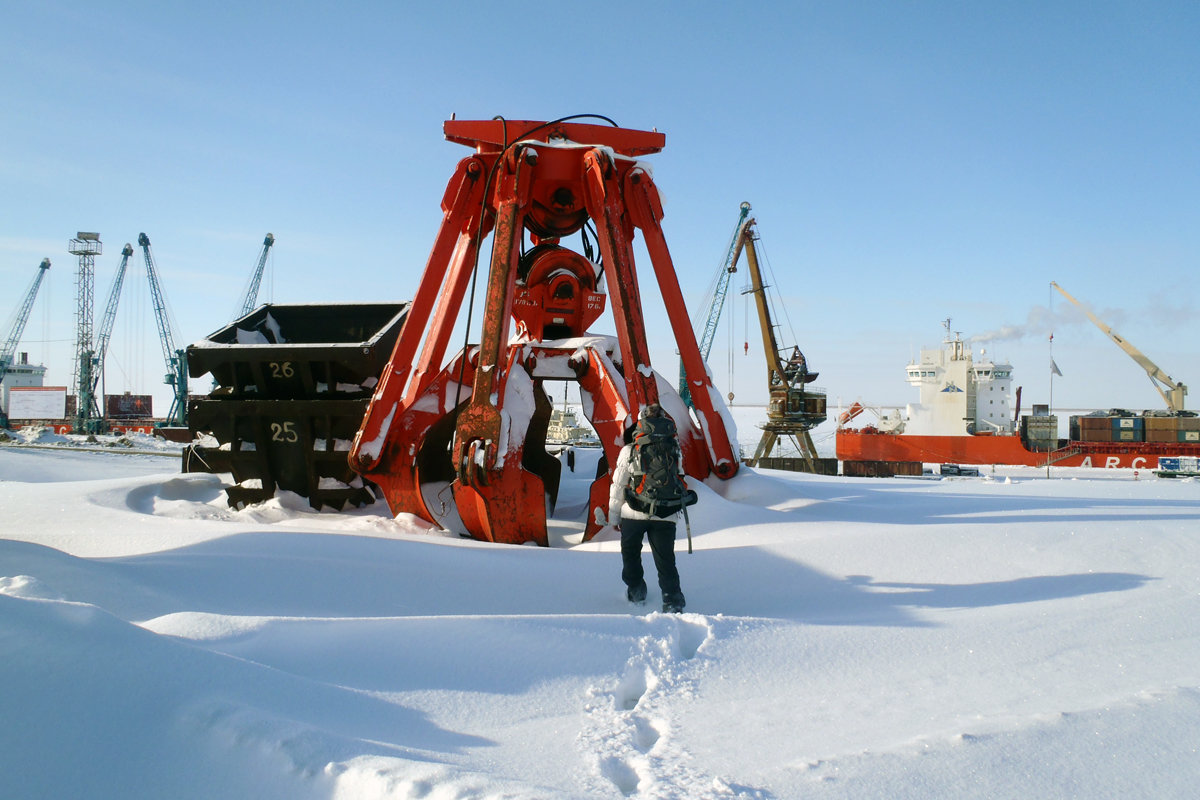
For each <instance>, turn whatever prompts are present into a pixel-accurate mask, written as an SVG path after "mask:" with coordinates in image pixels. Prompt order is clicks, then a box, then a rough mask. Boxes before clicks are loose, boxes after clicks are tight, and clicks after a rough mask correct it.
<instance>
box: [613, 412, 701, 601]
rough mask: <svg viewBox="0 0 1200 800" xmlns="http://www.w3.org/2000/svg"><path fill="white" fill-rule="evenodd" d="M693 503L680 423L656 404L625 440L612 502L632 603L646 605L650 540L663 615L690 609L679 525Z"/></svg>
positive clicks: (614, 523) (618, 461) (616, 469)
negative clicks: (678, 556)
mask: <svg viewBox="0 0 1200 800" xmlns="http://www.w3.org/2000/svg"><path fill="white" fill-rule="evenodd" d="M694 502H696V493H695V492H693V491H691V490H689V489H688V488H687V485H686V484H685V483H684V479H683V459H682V454H681V451H680V448H679V438H678V435H677V432H676V429H675V423H674V421H673V420H672V419H671V418H670V417H669V416H667V414H666V413H665V412H664V411H663V410H662V407H661V406H660V405H658V403H651V404H649V405H647V406H646V407H645V408H643V409H642V414H641V418H640V419H639V420H638V424H637V425H636V426H634V427H633V428H631V429H630V430H629V431H628V432H627V434H626V443H625V446H624V447H622V448H621V454H620V456H618V458H617V463H616V466H615V467H614V469H613V477H612V488H611V489H610V490H609V496H608V521H609V524H611V525H613V526H614V527H616V528H617V529H618V530H620V532H621V563H622V569H621V579H622V580H623V581H624V582H625V587H626V588H625V597H626V598H627V599H628V600H629V601H630V602H631V603H644V602H645V600H646V580H645V574H644V569H643V567H642V541H643V540H644V539H649V541H650V552H651V554H652V555H653V556H654V566H655V568H656V569H657V570H658V586H659V588H660V589H661V590H662V598H663V605H662V609H663V611H664V612H669V613H675V614H678V613H679V612H681V611H683V609H684V606H685V604H686V603H685V600H684V597H683V591H682V590H681V589H680V586H679V569H678V567H676V565H675V534H676V523H677V522H678V519H679V514H680V512H681V511H683V509H684V507H685V506H687V505H691V504H692V503H694Z"/></svg>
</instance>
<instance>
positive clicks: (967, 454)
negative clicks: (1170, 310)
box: [836, 321, 1200, 470]
mask: <svg viewBox="0 0 1200 800" xmlns="http://www.w3.org/2000/svg"><path fill="white" fill-rule="evenodd" d="M907 375H908V382H909V384H910V385H912V386H914V387H916V388H918V389H919V390H920V402H918V403H914V404H910V405H909V406H908V407H907V409H906V411H905V413H903V414H901V413H900V411H899V410H893V411H890V412H888V413H882V414H880V415H879V418H878V421H877V422H875V423H874V424H872V425H868V426H865V427H861V428H850V427H847V426H846V425H847V423H849V422H850V421H851V420H853V419H855V418H856V417H858V416H859V415H860V414H861V413H862V411H863V410H864V408H863V406H862V405H861V404H859V403H855V404H854V405H853V406H851V408H850V409H849V410H848V411H846V412H844V413H843V414H842V415H841V416H840V417H839V419H838V430H837V438H836V441H837V445H836V448H837V457H838V458H839V459H840V460H841V461H843V462H848V461H849V462H909V463H912V462H919V463H934V464H940V463H955V464H979V465H987V464H1012V465H1025V466H1030V467H1044V466H1049V465H1054V466H1060V467H1098V468H1118V467H1124V468H1132V469H1150V470H1154V469H1159V468H1160V463H1159V459H1167V462H1170V463H1172V464H1174V463H1177V460H1178V459H1180V458H1184V459H1195V458H1198V457H1200V417H1198V416H1196V415H1195V414H1191V413H1189V412H1185V411H1180V412H1174V413H1172V412H1166V411H1146V412H1143V413H1141V414H1135V413H1132V412H1129V411H1124V410H1120V409H1113V410H1111V411H1108V412H1096V413H1093V414H1089V415H1079V416H1072V417H1070V418H1069V421H1068V422H1069V425H1068V428H1069V430H1068V433H1069V436H1068V438H1066V439H1061V438H1059V436H1058V417H1057V416H1055V415H1052V414H1050V411H1049V408H1048V407H1047V406H1036V405H1035V406H1034V407H1033V413H1032V414H1028V415H1024V416H1018V415H1019V414H1020V410H1019V409H1020V389H1019V388H1018V389H1017V407H1018V410H1017V413H1016V414H1014V413H1013V412H1012V410H1011V407H1010V404H1009V394H1010V388H1011V386H1012V365H1011V364H1004V363H998V362H995V361H992V360H991V359H989V358H988V356H987V351H986V350H984V351H982V352H981V357H980V359H979V360H978V361H976V360H975V359H974V356H973V354H972V352H971V349H970V347H968V346H967V343H966V342H964V341H963V340H962V339H961V338H960V336H959V335H958V334H954V335H953V336H951V335H950V330H949V321H947V324H946V339H945V341H944V342H943V346H942V347H941V348H940V349H922V350H921V357H920V359H919V360H917V361H914V362H912V363H910V364H909V365H908V370H907ZM1167 462H1164V464H1163V465H1161V466H1162V468H1169V467H1168V465H1167Z"/></svg>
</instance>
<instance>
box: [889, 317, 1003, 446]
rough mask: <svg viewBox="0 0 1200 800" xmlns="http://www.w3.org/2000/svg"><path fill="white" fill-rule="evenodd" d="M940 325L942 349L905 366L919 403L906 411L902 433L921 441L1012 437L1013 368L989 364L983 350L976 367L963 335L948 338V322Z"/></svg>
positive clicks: (928, 350) (924, 352) (929, 350)
mask: <svg viewBox="0 0 1200 800" xmlns="http://www.w3.org/2000/svg"><path fill="white" fill-rule="evenodd" d="M944 325H945V327H946V340H945V341H944V342H943V346H942V347H940V348H937V349H933V348H925V349H922V350H921V356H920V359H919V360H916V361H913V362H911V363H910V364H909V365H908V368H907V377H908V383H909V385H910V386H913V387H915V388H917V389H918V390H919V392H920V401H919V402H917V403H910V404H909V405H908V407H907V409H906V412H907V413H906V417H907V418H906V420H905V421H904V422H903V426H904V432H905V433H908V434H916V435H923V436H967V435H971V434H976V433H988V434H993V435H996V434H999V435H1012V434H1013V433H1014V432H1015V431H1014V426H1013V419H1012V411H1011V406H1010V402H1009V395H1010V390H1011V387H1012V365H1011V364H1005V363H997V362H994V361H992V360H991V359H989V358H988V356H987V351H986V350H983V351H982V352H981V353H980V360H979V361H975V359H974V356H973V354H972V352H971V348H970V347H969V346H968V343H967V342H964V341H963V340H962V337H961V335H960V334H958V333H954V334H953V335H951V332H950V320H946V321H945V323H944Z"/></svg>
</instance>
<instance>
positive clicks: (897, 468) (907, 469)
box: [842, 461, 925, 478]
mask: <svg viewBox="0 0 1200 800" xmlns="http://www.w3.org/2000/svg"><path fill="white" fill-rule="evenodd" d="M924 466H925V465H924V464H922V463H921V462H920V461H843V462H842V474H843V475H845V476H847V477H851V478H892V477H895V476H896V475H908V476H918V475H921V474H922V473H923V472H924Z"/></svg>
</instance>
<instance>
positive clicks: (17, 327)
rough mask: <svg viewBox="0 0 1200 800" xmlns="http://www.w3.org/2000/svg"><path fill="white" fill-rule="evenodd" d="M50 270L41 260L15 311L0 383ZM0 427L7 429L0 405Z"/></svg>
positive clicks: (0, 356)
mask: <svg viewBox="0 0 1200 800" xmlns="http://www.w3.org/2000/svg"><path fill="white" fill-rule="evenodd" d="M48 269H50V259H48V258H43V259H42V263H41V264H39V265H38V271H37V274H36V275H34V276H33V283H32V284H30V286H29V290H28V291H27V292H26V293H25V299H24V300H23V301H22V303H21V307H20V308H19V309H17V317H16V320H15V321H14V322H13V326H12V328H11V329H10V330H9V333H8V338H7V339H5V341H4V349H2V350H0V383H3V382H4V376H5V375H7V374H8V370H9V367H10V366H11V365H12V363H13V359H14V358H16V355H17V346H18V345H19V344H20V343H21V336H22V334H24V333H25V324H26V323H27V322H29V314H30V312H31V311H32V310H33V301H34V300H36V299H37V293H38V289H39V288H41V285H42V278H44V277H45V276H46V270H48ZM0 427H2V428H7V427H8V415H7V413H6V410H5V408H4V407H3V406H2V405H0Z"/></svg>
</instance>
